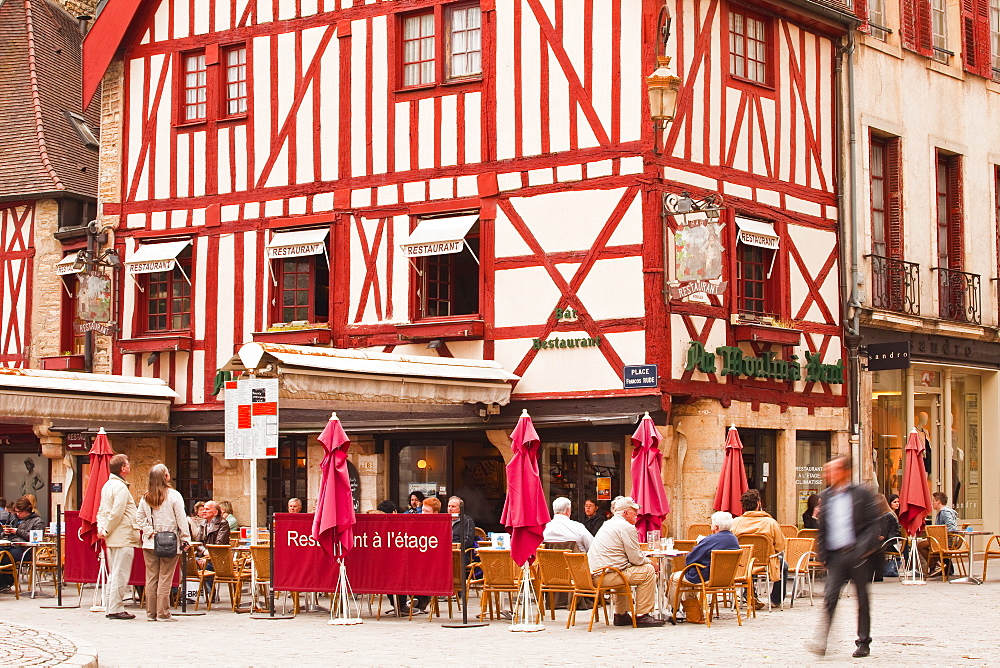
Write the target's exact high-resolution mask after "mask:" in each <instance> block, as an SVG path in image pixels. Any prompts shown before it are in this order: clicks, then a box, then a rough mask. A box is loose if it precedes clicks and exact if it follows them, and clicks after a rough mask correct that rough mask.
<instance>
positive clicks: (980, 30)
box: [976, 0, 993, 79]
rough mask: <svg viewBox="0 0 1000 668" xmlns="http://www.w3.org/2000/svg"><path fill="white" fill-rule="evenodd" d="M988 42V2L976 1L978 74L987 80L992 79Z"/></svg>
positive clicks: (983, 0)
mask: <svg viewBox="0 0 1000 668" xmlns="http://www.w3.org/2000/svg"><path fill="white" fill-rule="evenodd" d="M990 41H991V40H990V0H976V48H977V49H978V51H977V53H976V57H977V59H978V60H979V73H980V74H981V75H983V76H984V77H986V78H988V79H990V78H993V60H992V57H991V56H992V54H991V52H990Z"/></svg>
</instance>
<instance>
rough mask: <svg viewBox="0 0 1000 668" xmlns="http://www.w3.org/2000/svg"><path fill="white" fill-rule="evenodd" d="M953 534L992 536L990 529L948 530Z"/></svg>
mask: <svg viewBox="0 0 1000 668" xmlns="http://www.w3.org/2000/svg"><path fill="white" fill-rule="evenodd" d="M948 533H950V534H951V535H953V536H992V535H993V532H992V531H979V530H977V531H969V530H967V529H959V530H958V531H949V532H948Z"/></svg>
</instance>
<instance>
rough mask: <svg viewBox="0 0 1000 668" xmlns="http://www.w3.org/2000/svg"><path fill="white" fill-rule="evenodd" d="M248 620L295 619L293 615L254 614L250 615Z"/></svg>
mask: <svg viewBox="0 0 1000 668" xmlns="http://www.w3.org/2000/svg"><path fill="white" fill-rule="evenodd" d="M250 619H295V615H267V614H259V613H254V614H252V615H250Z"/></svg>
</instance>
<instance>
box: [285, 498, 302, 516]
mask: <svg viewBox="0 0 1000 668" xmlns="http://www.w3.org/2000/svg"><path fill="white" fill-rule="evenodd" d="M288 512H290V513H301V512H302V499H299V498H296V497H294V496H293V497H292V498H290V499H288Z"/></svg>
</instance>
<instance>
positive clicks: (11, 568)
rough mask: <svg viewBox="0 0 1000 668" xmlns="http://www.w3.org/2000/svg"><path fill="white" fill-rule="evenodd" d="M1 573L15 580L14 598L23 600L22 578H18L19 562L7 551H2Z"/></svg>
mask: <svg viewBox="0 0 1000 668" xmlns="http://www.w3.org/2000/svg"><path fill="white" fill-rule="evenodd" d="M0 573H7V574H8V575H10V576H11V577H12V578H14V598H15V599H20V598H21V578H20V577H18V572H17V562H16V561H14V557H13V555H11V553H10V552H8V551H7V550H0Z"/></svg>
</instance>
